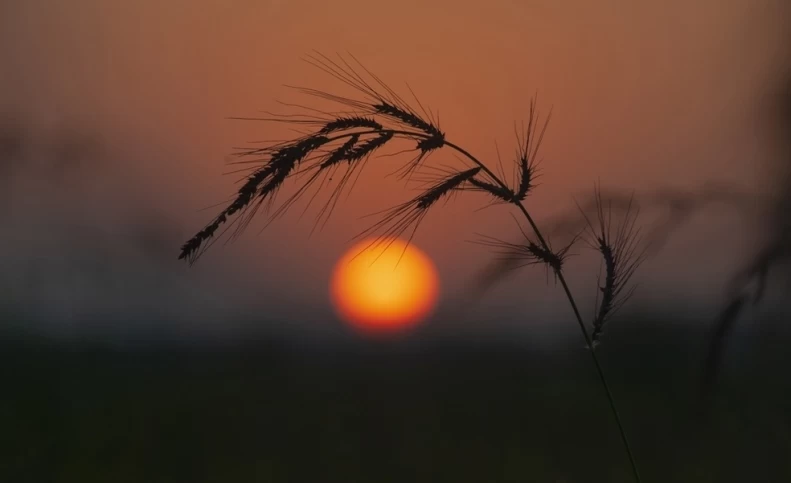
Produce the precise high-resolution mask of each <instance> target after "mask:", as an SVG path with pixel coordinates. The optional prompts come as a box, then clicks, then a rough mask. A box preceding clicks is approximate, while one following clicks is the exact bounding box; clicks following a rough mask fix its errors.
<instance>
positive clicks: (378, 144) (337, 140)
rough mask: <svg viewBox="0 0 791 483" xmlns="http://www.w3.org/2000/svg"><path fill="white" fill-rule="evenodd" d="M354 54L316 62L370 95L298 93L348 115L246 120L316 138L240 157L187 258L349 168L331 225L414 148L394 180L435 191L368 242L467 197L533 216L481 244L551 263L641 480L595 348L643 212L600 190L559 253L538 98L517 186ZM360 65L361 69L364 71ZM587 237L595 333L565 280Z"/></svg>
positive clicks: (395, 211)
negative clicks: (622, 211) (419, 182)
mask: <svg viewBox="0 0 791 483" xmlns="http://www.w3.org/2000/svg"><path fill="white" fill-rule="evenodd" d="M350 57H351V60H346V59H345V58H343V57H342V56H339V58H338V60H337V61H336V60H333V59H330V58H329V57H327V56H325V55H322V54H319V53H316V54H315V55H310V56H308V58H307V59H306V61H307V62H308V63H310V64H311V65H313V66H314V67H317V68H318V69H320V70H322V71H324V72H326V73H327V74H329V75H330V76H332V77H334V78H335V79H337V80H339V81H341V82H343V83H345V84H347V85H348V86H350V87H352V88H353V89H355V90H356V91H357V92H358V93H360V94H361V97H360V98H349V97H342V96H338V95H335V94H331V93H328V92H324V91H320V90H315V89H309V88H301V87H296V88H295V89H297V90H298V91H299V92H301V93H304V94H307V95H309V96H313V97H316V98H319V99H323V100H327V101H332V102H334V103H336V104H339V105H341V106H344V107H345V108H346V109H347V110H345V111H340V112H330V111H321V110H318V109H313V108H305V107H302V106H297V107H302V108H303V109H305V110H307V111H308V112H309V114H305V115H289V116H276V115H275V116H273V117H271V118H236V119H257V120H268V121H276V122H283V123H288V124H292V125H299V126H303V127H308V128H312V131H310V132H308V133H306V134H302V135H301V136H299V137H297V138H296V139H293V140H290V141H286V142H279V143H273V144H271V145H269V146H267V147H264V148H257V149H247V150H244V151H242V152H241V153H238V156H240V157H245V158H253V160H252V161H250V160H244V161H241V163H245V164H248V163H249V164H250V165H251V166H252V168H249V171H250V172H249V175H248V177H247V180H246V181H245V182H244V183H243V184H242V186H241V187H240V188H239V190H238V192H237V194H236V197H235V198H234V199H233V201H231V202H230V204H229V205H228V206H227V207H226V208H225V209H224V210H222V211H221V212H220V214H219V215H218V216H217V217H216V218H215V219H214V220H212V221H211V222H210V223H209V224H208V225H207V226H206V227H204V228H203V229H202V230H201V231H199V232H198V233H197V234H196V235H195V236H193V237H192V238H191V239H189V240H188V241H187V242H186V243H184V245H183V246H182V248H181V254H180V256H179V259H184V260H187V261H188V262H189V263H190V264H192V263H194V262H195V261H196V260H197V259H198V258H199V257H200V256H201V255H202V254H203V253H204V252H205V251H206V249H208V248H209V247H210V246H211V245H212V244H213V243H214V242H215V241H216V240H217V239H219V237H220V236H221V235H222V234H223V233H225V232H226V231H227V230H228V229H230V228H234V231H233V232H232V234H231V236H232V237H236V236H238V235H239V233H241V232H242V231H243V230H244V228H245V227H246V226H247V225H248V224H249V223H250V220H251V219H252V218H253V217H254V216H255V215H256V213H258V212H259V211H260V210H261V208H262V207H263V210H264V212H265V213H266V214H268V215H269V220H268V222H271V221H272V220H273V219H275V218H277V217H279V216H281V215H282V214H283V213H285V211H286V210H287V209H288V208H289V207H291V206H292V205H293V203H294V202H295V201H296V200H298V199H299V198H300V197H301V196H303V195H304V194H305V193H306V192H307V191H308V190H309V189H311V188H312V187H314V185H316V183H318V187H317V189H316V192H315V193H314V194H313V196H312V197H311V201H313V199H315V198H316V196H317V195H318V194H319V192H320V191H321V190H322V188H324V187H326V186H329V184H330V183H329V182H330V181H331V180H333V179H336V175H337V174H338V171H341V175H340V180H339V181H338V182H337V184H336V185H335V187H334V188H332V191H331V194H330V197H329V199H328V200H327V202H326V204H324V205H323V207H322V208H321V210H320V212H319V215H318V217H317V220H316V226H319V225H323V224H324V223H326V221H327V219H328V218H329V216H330V214H331V213H332V211H333V209H334V207H335V206H336V204H337V202H338V200H339V198H340V195H341V194H342V193H343V192H344V191H347V190H351V189H352V188H353V187H354V184H355V182H356V181H357V179H358V178H359V176H360V174H361V172H362V170H363V168H364V166H365V164H366V163H367V162H368V161H369V159H370V157H371V155H372V154H373V153H374V152H376V151H379V150H380V149H383V148H384V147H385V146H388V145H391V144H395V143H401V144H403V143H407V144H408V146H410V147H407V148H406V149H403V150H401V151H398V152H395V153H392V154H391V155H399V154H406V153H411V154H412V156H411V158H410V159H409V161H408V162H407V163H405V164H404V165H403V166H402V167H401V168H400V169H398V170H397V171H396V172H395V173H394V174H398V176H399V178H400V179H405V178H406V179H412V178H413V177H414V176H416V175H417V173H429V174H428V176H427V178H426V179H424V181H426V182H427V184H428V188H427V189H426V190H425V191H424V192H423V193H421V194H420V195H418V196H416V197H414V198H412V199H410V200H409V201H407V202H405V203H402V204H400V205H398V206H396V207H394V208H392V209H389V210H386V211H385V212H382V213H379V215H382V216H381V220H380V221H378V222H376V223H374V224H373V225H372V226H371V227H370V228H369V229H367V230H365V231H363V232H362V233H361V234H360V235H359V236H373V235H375V236H374V241H373V242H372V243H373V244H381V243H387V242H388V240H392V239H394V238H395V237H400V236H403V235H404V234H405V233H406V234H407V238H408V239H409V240H411V239H412V237H413V236H414V233H415V231H416V230H417V228H418V227H419V225H420V223H421V222H422V221H423V220H424V218H425V216H426V215H427V213H428V211H429V209H431V208H433V207H435V206H437V203H438V202H439V201H440V200H441V199H447V198H449V197H451V196H453V195H456V194H459V193H461V192H465V191H473V192H478V193H483V194H485V195H486V196H488V197H489V199H490V202H492V203H497V204H504V205H507V206H511V207H513V208H515V209H516V210H517V211H518V212H519V214H520V215H521V216H522V217H523V218H524V221H525V222H526V224H527V225H528V227H529V231H530V232H531V233H532V235H530V236H529V235H528V234H527V231H526V229H525V228H523V227H522V226H521V225H520V230H521V231H522V233H523V235H524V240H523V241H522V242H520V243H506V242H503V241H501V240H497V239H495V238H486V239H485V240H484V241H482V242H481V243H483V244H485V245H488V246H492V247H494V248H496V249H497V250H498V251H499V252H500V253H501V255H503V256H504V257H505V258H506V259H507V260H509V261H512V262H518V263H517V264H516V265H517V266H525V265H534V264H541V265H544V266H545V267H546V269H547V271H548V272H552V274H553V275H554V277H555V280H556V281H557V282H559V283H560V286H561V287H562V288H563V291H564V293H565V295H566V298H567V299H568V302H569V304H570V306H571V308H572V311H573V313H574V317H575V319H576V321H577V324H578V326H579V328H580V331H581V332H582V335H583V337H584V339H585V343H586V345H587V347H588V349H589V352H590V354H591V357H592V360H593V363H594V365H595V367H596V371H597V374H598V376H599V379H600V381H601V384H602V386H603V388H604V390H605V393H606V396H607V400H608V403H609V405H610V409H611V411H612V413H613V415H614V417H615V420H616V423H617V426H618V430H619V433H620V436H621V438H622V441H623V444H624V446H625V449H626V452H627V455H628V458H629V462H630V465H631V469H632V471H633V473H634V478H635V481H637V482H639V481H640V476H639V472H638V469H637V465H636V463H635V459H634V456H633V454H632V450H631V447H630V445H629V442H628V439H627V437H626V432H625V430H624V428H623V424H622V422H621V418H620V415H619V413H618V410H617V408H616V405H615V401H614V399H613V396H612V393H611V391H610V388H609V385H608V383H607V380H606V378H605V376H604V371H603V370H602V367H601V364H600V363H599V360H598V357H597V356H596V353H595V351H594V349H595V346H596V344H597V343H598V341H599V337H600V335H601V332H602V330H603V327H604V325H605V322H606V321H607V320H608V319H609V317H611V316H612V314H613V313H614V312H615V311H616V310H617V309H618V308H619V307H620V306H621V305H622V303H623V302H624V301H625V300H626V299H628V297H629V295H630V294H631V291H630V290H629V289H628V288H627V284H628V282H629V280H630V278H631V276H632V274H633V273H634V271H635V270H636V268H637V267H638V265H639V264H640V262H641V261H642V260H643V258H644V251H642V250H641V249H640V248H639V245H640V237H639V230H637V229H636V225H635V220H636V216H637V211H636V209H635V211H632V210H631V208H630V209H629V210H627V216H626V217H625V218H623V219H616V218H615V217H614V216H613V210H612V209H611V205H610V204H605V201H604V200H603V198H602V196H601V192H600V191H598V190H597V191H596V194H597V196H596V201H597V206H598V209H597V211H596V220H595V221H591V220H590V219H589V218H587V217H586V216H584V215H585V213H584V211H582V210H581V213H580V215H581V218H582V219H583V220H584V221H585V229H584V230H582V231H580V232H579V233H578V234H576V235H575V236H573V237H572V240H571V241H570V242H569V243H568V244H566V245H564V246H563V247H562V248H560V249H554V248H553V247H552V245H551V244H550V243H549V241H548V238H546V237H545V236H544V235H543V234H542V232H541V230H539V227H538V226H537V225H536V223H535V221H534V219H533V216H532V215H531V214H530V212H529V211H528V210H527V208H526V207H525V205H524V203H523V202H524V201H525V199H526V198H527V197H528V196H529V195H530V193H532V191H533V189H534V188H535V186H536V184H535V181H536V178H537V174H538V173H537V168H538V165H537V163H536V157H537V154H538V151H539V148H540V146H541V142H542V139H543V136H544V132H545V131H546V128H547V126H548V124H549V117H550V116H547V117H546V119H545V120H544V123H543V126H542V127H541V128H540V130H539V118H540V115H539V113H538V110H537V104H536V102H535V99H533V101H532V102H531V105H530V109H529V118H528V123H527V126H526V127H524V126H523V127H522V129H521V131H520V130H517V133H516V134H517V135H516V137H517V144H518V146H517V149H516V153H515V159H514V160H513V162H514V173H515V175H514V176H513V178H514V179H511V180H509V179H507V177H506V176H505V172H504V169H503V168H502V161H499V168H500V169H499V175H498V174H496V173H495V172H494V171H493V170H492V169H491V168H490V167H489V166H487V165H486V164H485V163H483V162H482V161H480V160H479V159H478V158H477V157H475V156H473V155H472V154H470V153H469V152H468V151H467V150H465V149H464V148H462V147H461V146H459V145H457V144H454V143H453V142H451V141H450V140H448V138H447V137H446V134H445V132H444V131H443V130H442V128H441V126H440V123H439V117H438V116H436V117H435V115H434V114H433V113H432V112H431V111H430V110H428V109H427V108H425V107H424V106H423V104H421V103H420V101H419V100H418V99H417V97H416V96H415V95H414V93H412V96H413V97H414V99H415V102H416V104H417V106H418V109H414V108H413V107H411V106H410V105H409V104H408V103H407V102H406V101H405V100H404V99H403V98H402V97H400V96H399V95H398V94H397V93H396V92H395V91H393V90H392V89H391V88H390V87H388V86H387V85H386V84H385V83H384V82H383V81H382V80H381V79H379V78H378V77H377V76H376V75H374V74H373V73H372V72H370V71H369V70H368V69H366V68H365V67H364V66H363V65H362V64H361V63H360V62H359V61H357V59H356V58H354V57H353V56H350ZM352 62H353V63H354V64H355V66H354V67H353V66H352ZM410 92H411V89H410ZM442 149H447V150H452V151H455V152H456V153H457V154H460V155H462V156H463V157H464V158H465V159H464V160H463V161H462V162H463V163H465V164H468V165H467V166H464V167H460V168H445V169H434V170H431V169H430V168H429V167H428V166H426V162H427V160H428V159H429V158H430V157H431V155H432V154H434V153H436V152H438V151H440V150H442ZM431 173H433V174H431ZM305 177H307V178H306V180H305ZM292 178H294V179H302V180H303V181H302V182H301V184H300V185H299V186H298V188H297V190H296V192H295V193H294V194H293V195H291V196H290V197H289V198H288V199H286V200H285V202H284V203H283V204H282V205H280V206H279V207H277V208H275V209H272V208H273V205H274V203H275V200H276V197H277V194H278V191H279V189H280V188H281V186H282V185H283V183H284V182H285V181H286V180H288V179H292ZM635 208H636V207H635ZM223 225H225V229H224V230H223V232H222V233H220V234H219V235H218V234H217V231H218V230H219V228H220V227H221V226H223ZM314 228H315V227H314ZM579 240H584V241H585V242H586V243H587V244H588V245H589V246H590V247H591V248H592V249H594V250H596V251H597V252H599V254H600V255H601V256H602V260H603V265H604V269H605V270H604V271H605V273H604V277H603V284H602V285H601V286H600V287H598V290H599V291H600V293H601V300H600V301H597V307H596V310H595V317H594V319H593V320H592V322H591V323H590V330H589V326H588V324H586V323H585V321H584V320H583V318H582V316H581V315H580V311H579V309H578V306H577V303H576V301H575V299H574V297H573V295H572V293H571V290H570V289H569V286H568V284H567V282H566V279H565V270H564V261H565V260H566V258H567V256H568V255H569V251H570V249H571V248H572V246H573V245H574V244H575V243H576V242H577V241H579ZM601 282H602V281H601V280H600V283H601Z"/></svg>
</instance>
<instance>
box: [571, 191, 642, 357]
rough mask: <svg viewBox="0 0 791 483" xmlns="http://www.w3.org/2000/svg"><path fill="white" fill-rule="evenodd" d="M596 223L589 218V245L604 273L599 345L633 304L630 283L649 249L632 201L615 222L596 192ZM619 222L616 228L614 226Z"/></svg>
mask: <svg viewBox="0 0 791 483" xmlns="http://www.w3.org/2000/svg"><path fill="white" fill-rule="evenodd" d="M595 199H596V218H597V219H596V222H595V224H594V222H591V220H590V219H588V218H587V215H586V216H585V220H586V223H587V227H586V237H585V241H586V243H587V244H588V245H589V246H590V247H591V248H592V249H594V250H596V251H597V252H599V254H600V255H601V257H602V265H603V269H604V276H603V280H602V277H601V276H600V277H599V281H598V282H597V285H598V291H597V297H596V304H595V307H594V317H593V332H592V333H591V340H592V342H593V345H594V347H595V346H596V345H598V343H599V340H600V338H601V334H602V332H603V330H604V325H605V324H606V323H607V321H608V320H609V319H610V318H611V317H612V316H613V315H614V314H615V313H616V312H618V310H619V309H620V308H621V307H622V306H623V304H624V303H625V302H626V301H627V300H629V298H630V297H631V296H632V294H633V293H634V290H635V287H634V286H631V287H630V286H629V281H630V280H631V278H632V276H633V275H634V273H635V271H636V270H637V268H638V267H639V266H640V264H641V263H642V262H643V261H644V260H645V249H643V248H641V247H640V246H641V235H640V230H639V228H637V224H636V221H637V216H638V214H639V209H638V208H637V206H636V205H635V204H634V199H633V198H632V199H630V201H629V204H628V205H627V208H626V211H625V212H624V215H623V218H622V219H621V220H619V221H615V220H614V219H613V218H614V217H613V212H612V206H611V204H610V203H609V202H608V203H607V205H606V207H605V203H604V201H603V200H602V197H601V191H600V190H599V189H598V188H596V190H595ZM614 221H615V224H616V226H613V223H614Z"/></svg>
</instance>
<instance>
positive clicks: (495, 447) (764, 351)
mask: <svg viewBox="0 0 791 483" xmlns="http://www.w3.org/2000/svg"><path fill="white" fill-rule="evenodd" d="M629 319H631V321H630V320H629ZM669 319H670V317H661V318H656V317H650V316H647V315H645V314H644V315H635V314H631V315H628V316H626V315H625V316H622V317H621V320H619V321H617V327H616V326H615V325H613V328H612V329H611V331H610V333H608V334H606V336H607V340H606V341H605V343H604V344H603V345H602V346H601V349H600V350H601V357H602V359H603V364H604V365H605V370H606V372H607V373H608V376H609V378H610V381H611V384H612V385H613V391H614V393H615V397H616V400H617V402H618V404H619V407H620V408H621V412H622V417H623V419H624V424H625V426H626V428H627V431H628V433H629V436H630V438H631V440H632V443H633V445H634V448H635V452H636V457H637V459H638V462H639V463H640V466H641V471H642V473H643V477H644V479H645V481H646V482H651V481H653V482H660V481H662V482H667V481H690V482H709V481H710V482H730V481H733V482H737V481H738V482H744V481H756V482H783V481H791V461H789V458H788V457H789V455H791V437H790V436H789V434H790V433H791V379H789V377H788V373H789V369H791V355H789V351H788V349H787V346H788V342H789V341H791V337H789V336H788V331H787V330H785V329H784V328H783V327H782V325H783V324H782V322H783V320H781V319H780V316H779V315H771V314H764V315H763V316H762V318H761V319H759V320H754V321H751V322H750V323H749V324H741V325H740V327H741V328H740V329H739V330H737V331H736V333H734V336H733V338H732V339H730V340H729V342H728V347H727V349H726V356H725V365H724V366H723V370H722V374H721V376H720V379H719V380H718V383H717V385H716V387H715V392H714V394H713V397H712V398H711V399H710V400H709V403H708V404H707V403H705V402H703V401H702V400H701V398H700V391H699V389H700V388H699V378H700V375H701V366H702V362H703V358H704V355H705V348H706V347H707V343H708V339H707V332H706V331H705V330H702V329H699V328H700V327H703V326H704V325H705V324H700V323H695V322H696V321H694V320H689V321H683V320H682V321H681V323H679V318H678V317H675V318H674V319H673V323H672V324H669V323H667V322H666V320H669ZM697 322H700V321H697ZM694 327H698V329H695V328H694ZM0 354H2V356H0V357H2V388H3V390H2V396H1V397H0V428H2V429H1V430H0V431H1V433H0V434H1V436H0V440H1V441H2V448H0V450H1V452H0V455H2V457H0V481H4V482H20V483H21V482H72V481H73V482H110V481H112V482H143V481H146V482H230V481H240V482H241V481H245V482H253V481H256V482H258V481H260V482H270V481H272V482H292V481H296V482H302V481H304V482H308V481H322V482H334V481H337V482H407V481H410V482H423V481H425V482H429V481H431V482H437V481H448V482H466V481H470V482H473V481H474V482H488V481H497V482H516V481H519V482H524V481H546V482H560V481H564V482H586V481H591V482H597V481H601V482H619V481H630V473H629V469H628V467H627V462H626V459H625V454H624V451H623V448H622V445H621V442H620V440H619V438H618V435H617V432H616V430H615V424H614V421H613V420H612V416H611V415H610V413H609V412H608V408H607V406H606V401H605V399H604V394H603V392H602V389H601V387H600V386H599V385H598V383H597V380H596V379H595V373H594V372H593V368H592V367H591V364H590V360H589V356H588V354H587V353H586V351H585V349H582V348H581V341H579V340H568V341H564V342H563V343H560V344H559V345H558V346H557V348H552V349H546V350H539V349H537V348H536V346H528V345H525V344H522V343H520V341H515V340H513V339H512V340H508V338H506V337H504V338H502V339H500V340H497V339H494V338H491V339H487V340H485V341H475V340H471V339H463V340H451V339H447V338H445V339H442V340H440V339H436V338H435V339H428V338H426V339H421V340H406V341H405V340H402V341H399V342H393V341H391V342H370V341H360V340H353V339H349V340H345V341H336V342H333V343H329V342H324V343H319V344H313V345H310V344H307V343H304V341H303V342H302V343H300V344H297V343H296V342H294V341H289V340H274V339H266V338H258V339H249V340H247V341H245V342H236V343H230V344H224V345H216V344H211V343H206V342H195V341H193V342H191V343H186V342H184V341H181V342H178V343H176V342H165V341H162V340H160V341H156V340H153V339H152V340H149V341H139V342H138V343H136V344H132V345H126V346H123V347H122V346H119V345H117V344H112V343H110V341H107V340H99V339H85V340H74V339H71V340H57V339H53V338H41V337H35V336H33V335H30V334H28V335H24V333H23V332H20V331H13V332H6V333H5V334H4V336H3V337H2V348H1V350H0Z"/></svg>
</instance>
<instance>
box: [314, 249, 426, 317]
mask: <svg viewBox="0 0 791 483" xmlns="http://www.w3.org/2000/svg"><path fill="white" fill-rule="evenodd" d="M372 243H373V241H372V240H364V241H362V242H360V243H359V244H357V245H355V246H353V247H352V248H350V249H349V251H347V252H346V254H345V255H344V256H343V257H341V259H340V260H339V261H338V263H337V265H336V266H335V270H334V272H333V274H332V280H331V282H330V295H331V298H332V302H333V304H334V306H335V309H336V311H337V312H338V314H339V315H340V316H341V317H342V318H343V319H344V320H345V321H347V322H349V323H350V324H352V325H353V326H354V327H355V328H357V329H360V330H363V331H365V332H391V331H396V330H403V329H406V328H408V327H412V326H413V325H415V324H417V323H419V322H420V321H422V320H423V319H424V318H425V317H426V316H427V315H428V314H429V313H430V312H431V310H432V309H433V307H434V304H435V302H436V300H437V293H438V288H439V279H438V277H437V273H436V270H435V268H434V264H433V263H432V262H431V260H430V259H429V258H428V256H427V255H425V254H424V253H423V252H422V251H420V250H419V249H418V248H416V247H415V246H414V245H413V244H409V245H407V243H406V242H404V241H402V240H395V241H393V242H392V243H391V242H390V241H387V242H385V243H382V244H372ZM388 245H389V246H388Z"/></svg>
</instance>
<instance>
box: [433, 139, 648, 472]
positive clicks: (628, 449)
mask: <svg viewBox="0 0 791 483" xmlns="http://www.w3.org/2000/svg"><path fill="white" fill-rule="evenodd" d="M445 145H446V146H448V147H449V148H451V149H454V150H456V151H458V152H459V153H461V154H463V155H464V156H466V157H467V158H468V159H470V161H472V162H473V163H475V164H476V165H478V166H480V167H481V169H482V170H483V171H484V172H486V174H488V175H489V176H491V178H492V180H494V182H495V183H497V184H499V185H500V186H501V187H503V188H508V186H507V185H506V184H505V183H504V182H503V181H502V180H500V179H499V178H498V177H497V176H496V175H495V174H494V173H492V172H491V171H490V170H489V168H487V167H486V166H485V165H484V164H483V163H482V162H481V161H479V160H478V159H477V158H476V157H475V156H473V155H472V154H470V153H469V152H467V150H465V149H464V148H461V147H460V146H457V145H455V144H453V143H450V142H447V141H446V142H445ZM514 204H515V205H516V206H517V207H518V208H519V211H521V212H522V214H523V215H524V216H525V218H526V219H527V222H528V223H529V224H530V227H531V228H532V229H533V232H534V233H535V234H536V237H537V238H538V241H539V243H541V246H542V247H543V248H544V249H545V250H547V251H551V249H550V247H549V244H548V243H547V242H546V240H545V239H544V237H543V235H542V234H541V231H540V230H539V229H538V225H536V223H535V221H533V217H532V216H530V213H529V212H528V211H527V208H525V206H524V205H523V204H522V202H521V201H519V200H516V201H514ZM555 274H556V275H557V277H558V280H559V281H560V285H561V286H562V287H563V291H564V292H565V293H566V298H567V299H568V301H569V304H571V309H572V310H573V311H574V317H575V318H576V319H577V324H578V325H579V328H580V330H581V331H582V335H583V337H585V344H586V345H587V347H588V352H590V355H591V358H592V359H593V364H594V366H596V372H597V373H598V374H599V380H600V381H601V384H602V386H603V387H604V391H605V393H606V394H607V401H608V402H609V403H610V410H611V411H612V413H613V416H615V422H616V423H617V424H618V431H619V432H620V434H621V440H622V441H623V445H624V447H625V448H626V454H627V455H628V456H629V463H630V465H631V467H632V473H634V478H635V481H636V482H637V483H640V481H641V480H640V472H639V471H638V470H637V463H636V462H635V459H634V455H633V454H632V448H631V446H630V445H629V440H628V438H627V437H626V431H625V430H624V427H623V423H622V422H621V416H620V414H619V413H618V408H617V407H616V406H615V399H614V398H613V396H612V391H610V385H609V384H608V383H607V379H606V378H605V377H604V370H603V369H602V366H601V363H599V358H598V357H596V352H595V351H594V349H593V344H592V342H591V338H590V334H588V329H586V328H585V322H583V320H582V316H581V315H580V311H579V309H578V308H577V302H576V301H575V300H574V296H573V295H572V294H571V289H569V286H568V283H566V278H565V277H564V276H563V272H562V271H561V270H560V269H558V270H555Z"/></svg>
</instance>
